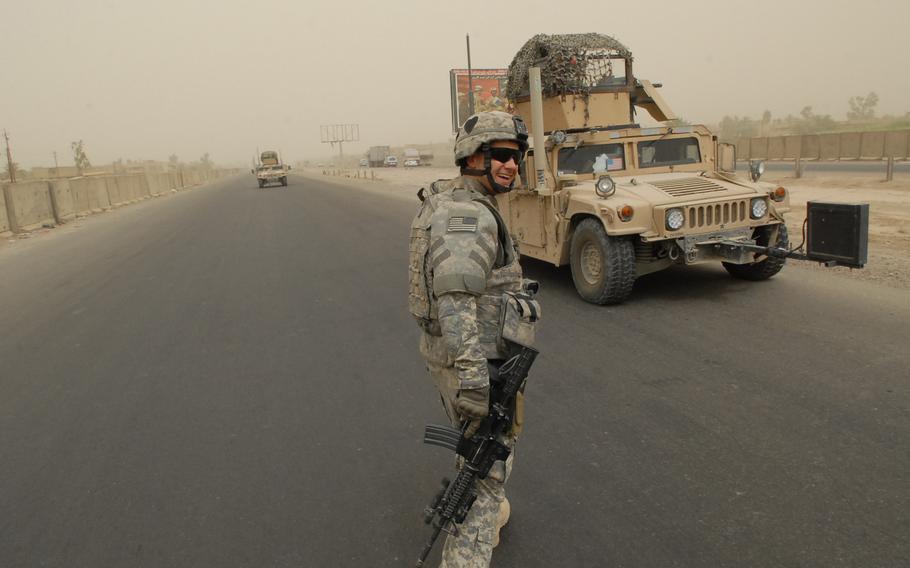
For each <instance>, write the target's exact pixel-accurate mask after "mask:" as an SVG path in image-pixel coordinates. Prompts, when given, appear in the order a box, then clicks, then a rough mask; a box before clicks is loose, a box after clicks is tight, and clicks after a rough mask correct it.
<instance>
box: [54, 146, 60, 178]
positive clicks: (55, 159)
mask: <svg viewBox="0 0 910 568" xmlns="http://www.w3.org/2000/svg"><path fill="white" fill-rule="evenodd" d="M54 177H60V166H59V165H58V164H57V150H54Z"/></svg>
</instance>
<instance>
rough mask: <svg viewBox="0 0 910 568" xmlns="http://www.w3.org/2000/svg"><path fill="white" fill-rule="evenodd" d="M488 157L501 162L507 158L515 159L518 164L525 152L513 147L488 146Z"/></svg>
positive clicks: (507, 159) (506, 161) (504, 161)
mask: <svg viewBox="0 0 910 568" xmlns="http://www.w3.org/2000/svg"><path fill="white" fill-rule="evenodd" d="M490 157H491V158H493V159H494V160H496V161H497V162H501V163H503V164H505V163H508V161H509V160H515V164H516V165H518V164H520V163H521V161H522V160H523V159H524V157H525V153H524V152H522V151H521V150H517V149H515V148H490Z"/></svg>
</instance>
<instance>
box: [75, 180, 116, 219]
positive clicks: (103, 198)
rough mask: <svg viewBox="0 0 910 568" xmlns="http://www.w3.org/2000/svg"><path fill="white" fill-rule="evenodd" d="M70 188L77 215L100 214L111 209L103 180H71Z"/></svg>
mask: <svg viewBox="0 0 910 568" xmlns="http://www.w3.org/2000/svg"><path fill="white" fill-rule="evenodd" d="M70 187H71V188H72V191H73V203H74V207H75V209H76V214H77V215H83V214H88V213H100V212H101V211H104V210H107V209H110V208H111V202H110V198H109V197H108V195H107V184H106V183H105V181H104V178H87V177H81V178H73V179H71V180H70Z"/></svg>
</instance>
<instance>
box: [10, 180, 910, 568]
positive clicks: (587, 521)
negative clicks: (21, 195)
mask: <svg viewBox="0 0 910 568" xmlns="http://www.w3.org/2000/svg"><path fill="white" fill-rule="evenodd" d="M412 210H413V205H412V203H409V202H406V201H404V200H402V199H397V198H390V197H388V196H384V195H382V194H380V193H374V192H364V191H363V190H355V189H350V188H345V187H342V186H337V185H331V184H329V183H327V182H325V181H323V180H321V179H307V178H302V177H297V176H293V177H292V178H291V184H290V187H288V188H287V189H279V188H275V189H268V190H259V189H256V188H255V184H254V183H252V180H251V178H249V177H248V176H244V177H239V178H233V179H229V180H223V181H220V182H217V183H215V184H213V185H211V186H208V187H205V188H201V189H196V190H193V191H188V192H185V193H181V194H177V195H173V196H170V197H167V198H164V199H157V200H153V201H148V202H145V203H142V204H138V205H135V206H131V207H127V208H124V209H120V210H118V211H115V212H113V213H110V214H106V215H99V216H95V217H93V218H89V219H86V220H82V221H79V222H77V223H74V224H70V225H68V226H66V227H64V228H61V229H57V230H54V231H51V232H49V233H48V234H46V235H43V236H38V237H35V238H32V239H27V240H22V241H18V242H16V243H14V244H11V245H4V246H0V274H2V275H3V276H2V278H0V330H2V333H0V511H2V514H0V566H3V567H19V566H60V567H64V566H65V567H83V566H84V567H92V568H99V567H117V568H123V567H134V566H135V567H145V566H153V567H165V566H166V567H169V566H174V567H186V566H198V567H208V566H211V567H218V568H225V567H234V566H236V567H241V566H250V567H264V566H269V567H272V566H278V567H282V566H295V567H300V566H320V567H321V566H409V565H411V564H412V563H413V560H414V558H415V557H416V554H417V552H418V551H419V549H420V548H421V546H422V544H423V540H424V538H425V537H426V536H427V535H428V531H427V530H426V528H425V527H424V526H423V525H422V524H421V522H420V520H419V515H418V513H419V511H420V510H421V509H422V507H423V506H424V505H425V503H426V501H427V500H428V499H429V497H430V496H431V494H432V493H433V492H434V491H435V488H436V485H437V483H438V478H440V477H441V476H442V475H443V474H444V473H446V472H447V471H448V468H449V467H450V464H451V459H450V457H449V456H447V455H446V452H445V451H444V450H441V449H439V448H431V447H423V446H421V444H420V439H421V435H422V428H423V424H424V423H426V422H431V421H433V422H440V421H441V420H442V412H441V409H440V408H438V407H437V405H436V403H435V400H436V397H435V394H434V391H433V389H432V387H431V386H430V384H429V381H428V379H427V378H426V377H425V376H424V373H423V370H422V366H421V363H420V360H419V359H418V357H417V353H416V348H415V342H416V337H417V333H416V328H415V327H414V325H413V324H412V323H411V322H410V321H409V319H408V317H407V315H406V308H405V283H406V250H405V248H406V247H405V241H406V237H407V229H406V225H407V222H408V220H409V218H410V216H411V213H412ZM527 272H528V274H529V276H531V277H533V278H537V279H539V280H540V281H541V283H542V288H543V291H542V294H541V300H542V303H543V305H544V315H545V319H544V322H543V324H542V329H541V333H540V344H541V349H542V351H543V355H542V356H541V357H540V358H539V360H538V364H537V366H536V367H535V373H534V375H533V377H532V379H531V382H530V384H529V386H528V393H529V404H528V414H529V419H528V425H527V428H526V432H525V435H524V439H523V441H522V444H521V447H520V448H519V451H518V458H517V466H516V469H515V474H514V476H513V480H512V482H511V484H510V494H511V496H512V499H513V503H514V505H513V511H514V515H513V520H512V522H511V523H510V525H509V526H508V527H507V529H506V530H505V531H504V535H503V542H502V544H501V546H500V547H499V549H498V550H497V553H496V560H495V563H494V565H495V566H499V567H534V566H592V567H595V566H596V567H600V566H624V567H645V568H651V567H655V566H661V567H667V566H696V567H701V566H706V567H707V566H710V567H720V566H731V567H745V566H754V567H766V566H801V567H810V566H811V567H814V566H818V567H831V566H854V567H855V566H863V567H866V566H888V567H896V566H910V537H908V535H910V513H908V511H910V473H908V472H910V452H908V451H907V448H908V446H907V440H908V433H910V386H908V381H907V369H908V368H910V354H908V350H907V336H908V331H910V324H908V321H910V301H908V299H910V294H908V293H907V292H906V291H899V290H892V289H887V288H880V287H875V286H873V285H870V284H866V283H862V282H857V281H853V280H848V279H842V278H836V277H833V276H830V275H825V274H824V273H822V272H820V271H815V270H805V269H803V270H801V269H798V268H796V267H788V268H787V269H785V270H784V272H782V273H781V274H780V275H779V276H778V277H776V278H774V279H773V280H771V281H769V282H765V283H759V284H750V283H745V282H740V281H735V280H732V279H730V278H728V277H727V276H726V274H725V273H724V272H723V271H722V270H721V269H719V268H717V267H705V268H698V269H692V270H688V271H670V272H664V273H659V274H655V275H651V276H648V277H646V278H643V279H642V280H640V281H639V282H638V283H637V284H636V289H635V293H634V296H633V298H632V300H631V301H630V302H629V303H627V304H625V305H623V306H620V307H615V308H595V307H592V306H589V305H587V304H585V303H583V302H581V301H580V300H578V298H577V297H576V295H575V293H574V291H573V289H572V286H571V283H570V281H569V275H568V271H567V270H556V269H554V268H552V267H548V266H546V265H544V264H542V263H538V262H534V261H528V263H527Z"/></svg>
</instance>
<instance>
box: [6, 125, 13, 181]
mask: <svg viewBox="0 0 910 568" xmlns="http://www.w3.org/2000/svg"><path fill="white" fill-rule="evenodd" d="M3 137H4V138H6V163H7V164H8V167H9V181H10V183H16V168H14V167H13V155H12V154H11V153H10V151H9V134H7V133H6V129H5V128H4V129H3Z"/></svg>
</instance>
